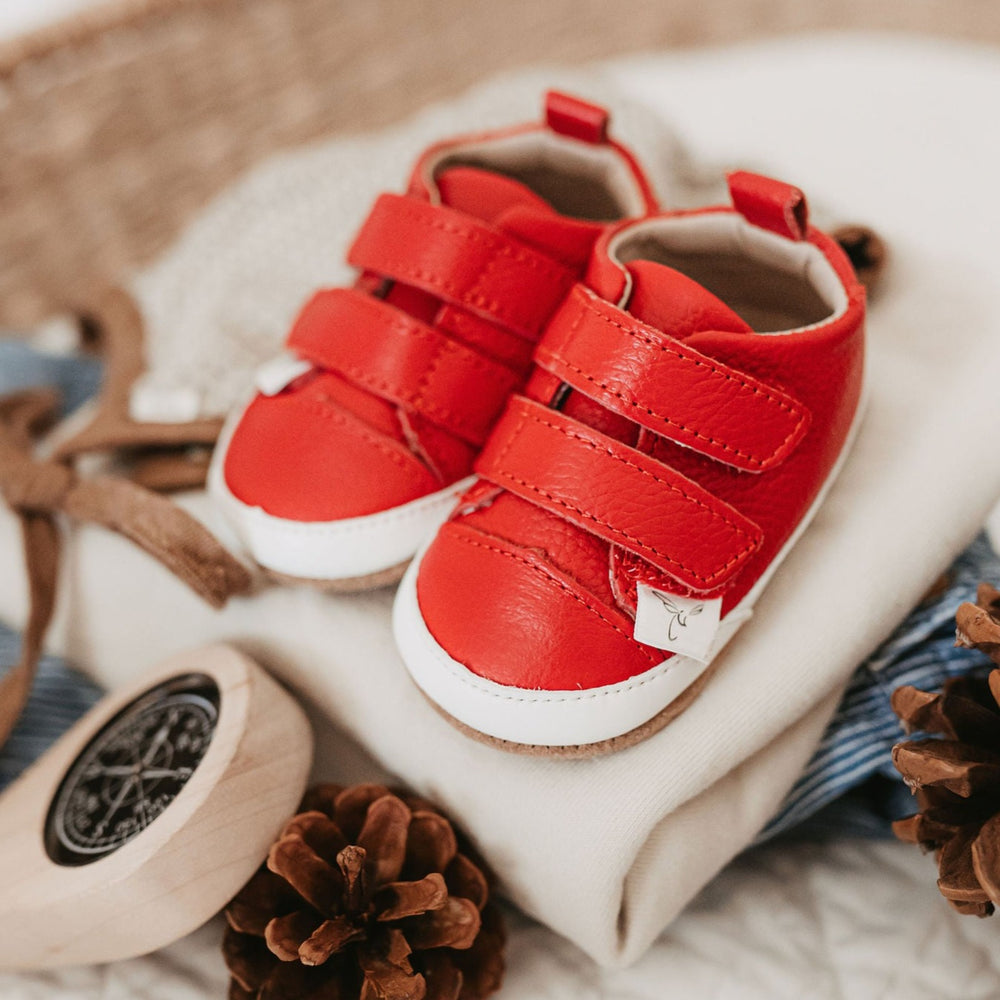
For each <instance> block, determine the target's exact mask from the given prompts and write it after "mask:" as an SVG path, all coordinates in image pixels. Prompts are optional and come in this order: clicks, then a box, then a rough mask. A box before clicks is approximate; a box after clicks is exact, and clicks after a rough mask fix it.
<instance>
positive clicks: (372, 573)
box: [207, 411, 475, 587]
mask: <svg viewBox="0 0 1000 1000" xmlns="http://www.w3.org/2000/svg"><path fill="white" fill-rule="evenodd" d="M241 415H242V411H237V413H236V415H235V416H233V417H231V418H230V419H229V420H228V421H227V423H226V426H225V427H224V428H223V431H222V434H221V435H220V436H219V443H218V445H217V446H216V449H215V454H214V455H213V456H212V464H211V467H210V468H209V472H208V483H207V485H208V491H209V494H210V496H211V497H212V501H213V503H214V505H215V507H216V509H217V510H218V511H219V513H220V514H221V515H222V517H223V518H224V520H225V522H226V524H227V525H228V527H229V528H230V530H231V532H232V534H233V535H234V536H235V540H236V542H237V543H238V545H239V547H240V548H241V549H242V550H243V552H244V553H245V554H246V555H247V556H249V558H251V559H252V560H253V561H254V562H255V563H257V564H258V565H259V566H261V567H263V568H264V569H265V570H268V571H270V572H272V573H276V574H279V575H280V576H283V577H291V578H294V579H296V580H304V581H308V582H310V583H317V584H321V585H322V584H324V583H329V584H331V585H333V586H336V585H337V584H342V583H354V582H356V583H357V584H358V586H359V587H363V586H365V585H366V584H367V585H372V584H371V583H368V581H369V580H372V581H374V582H379V581H381V580H383V579H386V580H387V578H386V574H387V573H388V572H389V571H391V570H392V569H393V568H395V567H399V566H400V565H401V564H405V563H407V562H408V561H409V560H411V559H412V558H413V556H414V554H415V553H416V552H417V550H418V549H419V548H420V546H421V545H422V544H424V542H426V541H427V539H428V538H431V537H433V535H434V532H435V531H437V529H438V527H439V526H440V525H441V524H442V523H443V522H444V520H445V519H446V518H447V517H448V515H449V513H451V510H452V508H453V507H454V506H455V502H456V501H457V499H458V497H459V496H460V495H461V494H462V493H463V492H464V491H465V490H466V489H467V488H468V487H469V486H471V485H472V483H473V482H474V481H475V477H473V476H469V477H467V478H465V479H463V480H460V481H459V482H457V483H453V484H452V485H451V486H448V487H446V488H445V489H442V490H438V491H437V492H436V493H431V494H429V495H427V496H425V497H420V498H419V499H417V500H411V501H410V502H409V503H406V504H402V505H400V506H399V507H393V508H391V509H390V510H385V511H379V512H378V513H376V514H367V515H365V516H363V517H351V518H345V519H343V520H340V521H293V520H289V519H287V518H282V517H275V516H274V515H273V514H268V513H267V512H266V511H264V510H262V509H261V508H260V507H254V506H251V505H250V504H246V503H243V501H242V500H240V499H239V498H238V497H236V496H234V495H233V493H232V492H231V490H230V489H229V487H228V485H227V484H226V479H225V475H224V474H223V465H224V463H225V458H226V451H227V450H228V447H229V441H230V439H231V437H232V434H233V431H234V430H235V428H236V424H237V423H238V422H239V417H240V416H241ZM387 582H389V581H388V580H387ZM392 582H394V581H392Z"/></svg>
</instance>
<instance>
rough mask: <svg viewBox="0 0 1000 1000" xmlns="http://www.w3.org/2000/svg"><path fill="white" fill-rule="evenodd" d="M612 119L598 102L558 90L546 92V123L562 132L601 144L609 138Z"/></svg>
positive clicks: (575, 137)
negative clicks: (594, 102)
mask: <svg viewBox="0 0 1000 1000" xmlns="http://www.w3.org/2000/svg"><path fill="white" fill-rule="evenodd" d="M610 121H611V114H610V112H609V111H608V110H607V108H602V107H601V106H600V105H599V104H591V103H590V102H589V101H584V100H582V99H581V98H579V97H574V96H573V95H572V94H564V93H562V92H561V91H559V90H550V91H548V92H547V93H546V95H545V124H546V125H548V127H549V128H550V129H552V131H553V132H558V133H559V134H560V135H568V136H570V138H572V139H579V140H581V141H582V142H589V143H593V144H594V145H598V144H599V143H602V142H605V141H607V138H608V123H609V122H610Z"/></svg>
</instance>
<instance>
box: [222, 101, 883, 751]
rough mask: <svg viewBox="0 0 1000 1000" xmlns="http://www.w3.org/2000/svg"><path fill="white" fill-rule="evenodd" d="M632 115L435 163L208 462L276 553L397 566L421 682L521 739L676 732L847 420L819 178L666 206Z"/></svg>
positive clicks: (350, 584) (530, 133) (565, 114)
mask: <svg viewBox="0 0 1000 1000" xmlns="http://www.w3.org/2000/svg"><path fill="white" fill-rule="evenodd" d="M607 126H608V115H607V113H606V112H605V111H604V110H603V109H601V108H598V107H595V106H594V105H591V104H587V103H585V102H583V101H580V100H577V99H575V98H572V97H569V96H567V95H563V94H558V93H550V94H549V95H548V98H547V102H546V121H545V123H544V124H543V125H528V126H524V127H520V128H515V129H511V130H509V131H504V132H494V133H489V134H484V135H477V136H471V137H463V138H460V139H456V140H452V141H449V142H446V143H442V144H440V145H437V146H434V147H432V148H431V149H429V150H428V151H427V152H426V153H424V155H423V156H422V157H421V158H420V159H419V161H418V163H417V165H416V167H415V169H414V171H413V174H412V177H411V180H410V185H409V190H408V192H407V193H406V194H405V195H393V194H384V195H382V196H381V197H380V198H379V199H378V200H377V201H376V203H375V206H374V208H373V210H372V212H371V214H370V215H369V217H368V219H367V221H366V222H365V223H364V225H363V226H362V228H361V231H360V233H359V234H358V236H357V238H356V239H355V241H354V244H353V245H352V247H351V249H350V251H349V254H348V260H349V261H350V263H351V264H352V265H353V266H354V267H356V268H357V269H358V271H359V277H358V279H357V281H356V282H355V284H354V285H353V286H352V287H351V288H335V289H328V290H324V291H320V292H318V293H317V294H316V295H315V296H314V297H313V298H312V299H311V300H310V301H309V302H308V303H307V304H306V306H305V308H304V309H303V311H302V313H301V314H300V315H299V317H298V319H297V320H296V322H295V324H294V326H293V328H292V332H291V334H290V336H289V338H288V343H287V347H288V353H287V354H286V355H285V356H283V357H282V358H280V359H278V360H276V361H275V362H274V363H272V364H270V365H268V366H266V367H265V368H264V369H263V370H262V371H261V372H260V375H259V378H258V383H257V393H256V395H255V396H254V397H253V399H252V400H251V401H250V403H249V405H247V406H246V407H245V408H244V409H242V410H241V411H240V412H239V413H237V414H234V416H233V419H231V420H230V422H229V425H228V427H227V429H226V431H225V432H224V434H223V437H222V439H221V441H220V445H219V448H218V449H217V453H216V458H215V462H214V464H213V469H212V473H211V477H210V483H211V487H212V490H213V493H214V495H215V497H216V500H217V502H218V503H219V505H220V506H221V509H222V511H223V512H224V514H225V515H226V517H227V518H228V520H229V521H230V523H231V525H232V526H233V528H234V529H235V531H236V533H237V534H238V536H239V537H240V539H241V541H242V543H243V544H244V545H245V547H246V549H247V551H248V553H249V554H250V555H251V556H252V557H253V558H254V559H255V560H256V561H257V562H258V563H259V564H260V565H261V566H263V567H264V568H265V569H267V570H268V571H270V572H271V573H273V574H275V575H278V576H282V577H291V578H295V579H299V580H310V581H314V582H319V583H322V584H323V585H326V586H329V587H331V588H333V589H341V590H352V589H361V588H364V587H369V586H375V585H379V584H385V583H390V582H394V581H395V580H397V579H398V578H399V577H400V576H402V574H403V571H404V569H405V568H406V566H407V564H409V569H408V570H407V571H406V575H405V577H404V578H403V582H402V584H401V586H400V588H399V592H398V594H397V598H396V605H395V612H394V628H395V634H396V640H397V643H398V646H399V649H400V652H401V654H402V657H403V659H404V661H405V663H406V665H407V668H408V669H409V671H410V673H411V675H412V677H413V679H414V680H415V681H416V683H417V684H418V685H419V686H420V688H421V689H422V690H423V691H424V693H425V694H426V695H427V696H428V697H429V698H430V699H431V700H432V702H434V703H435V704H436V706H437V707H438V708H439V709H440V710H441V711H442V712H443V713H445V714H446V715H447V716H448V717H449V718H451V720H452V721H454V722H456V723H457V724H458V725H459V726H460V727H462V728H463V729H465V730H467V731H468V732H470V733H472V734H473V735H476V736H478V737H480V738H484V739H487V740H489V741H492V742H496V743H499V744H501V745H504V746H507V747H508V748H510V749H520V750H532V751H536V752H550V753H564V754H573V753H594V752H598V751H600V750H602V749H608V748H611V747H615V746H620V745H625V744H627V743H630V742H633V741H634V740H636V739H639V738H642V737H643V736H645V735H648V734H649V733H652V732H654V731H655V730H656V729H658V728H659V727H660V726H662V725H664V724H665V723H666V722H668V721H669V720H670V719H671V718H673V717H674V716H675V715H676V714H677V713H678V712H679V711H681V710H682V709H683V708H684V707H685V706H686V705H687V704H688V703H689V702H690V700H691V699H692V698H693V697H694V696H695V694H696V693H697V691H698V690H699V689H700V688H701V686H702V685H703V684H704V682H705V680H706V679H707V677H708V673H709V667H710V664H711V662H712V659H713V657H714V656H715V655H716V654H717V653H718V651H719V650H720V649H721V648H722V646H723V645H725V643H726V642H727V641H728V640H729V638H731V637H732V635H733V634H734V632H735V631H736V629H737V628H738V627H739V625H740V624H741V623H742V622H743V621H745V620H746V618H748V617H749V615H750V612H751V610H752V608H753V605H754V602H755V601H756V599H757V597H758V595H759V594H760V592H761V590H762V588H763V587H764V586H765V585H766V583H767V581H768V579H769V578H770V576H771V574H772V573H773V572H774V570H775V569H776V568H777V566H778V564H779V563H780V562H781V560H782V558H783V557H784V555H785V553H786V552H787V551H788V549H789V548H790V547H791V545H792V544H793V543H794V542H795V540H796V538H797V537H798V535H799V534H800V533H801V531H802V530H803V529H804V527H805V526H806V524H807V523H808V521H809V519H810V518H811V516H812V514H813V513H814V511H815V510H816V508H817V506H818V504H819V503H820V501H821V500H822V497H823V494H824V492H825V491H826V489H827V487H828V486H829V485H830V483H831V482H832V480H833V478H834V476H835V475H836V473H837V470H838V468H839V466H840V463H841V461H842V459H843V457H844V455H845V453H846V450H847V447H848V445H849V443H850V440H851V436H852V431H853V429H854V427H855V424H856V416H857V413H858V408H859V399H860V395H861V383H862V368H863V358H864V332H863V326H864V311H865V305H864V293H863V290H862V288H861V287H860V285H859V284H858V281H857V279H856V277H855V274H854V272H853V270H852V268H851V265H850V263H849V262H848V260H847V258H846V257H845V255H844V254H843V252H842V251H841V250H840V248H839V247H838V246H837V244H836V243H835V242H834V241H833V240H831V239H830V238H829V237H827V236H826V235H824V234H823V233H821V232H819V231H817V230H816V229H814V228H812V227H810V226H809V223H808V216H807V207H806V202H805V199H804V198H803V195H802V193H801V192H800V191H799V190H798V189H797V188H794V187H791V186H789V185H787V184H783V183H780V182H778V181H775V180H770V179H768V178H765V177H760V176H757V175H754V174H749V173H742V172H741V173H735V174H732V175H731V176H730V178H729V189H730V194H731V197H732V206H724V207H713V208H706V209H701V210H697V211H684V212H659V210H658V207H657V205H656V203H655V199H654V196H653V194H652V192H651V189H650V185H649V183H648V181H647V180H646V178H645V176H644V175H643V172H642V168H641V167H640V166H639V165H638V164H637V162H636V160H635V158H634V157H633V156H632V155H631V154H630V153H629V151H628V150H627V149H625V148H624V147H623V146H621V145H620V144H618V143H616V142H614V141H613V140H611V139H610V138H609V137H608V129H607Z"/></svg>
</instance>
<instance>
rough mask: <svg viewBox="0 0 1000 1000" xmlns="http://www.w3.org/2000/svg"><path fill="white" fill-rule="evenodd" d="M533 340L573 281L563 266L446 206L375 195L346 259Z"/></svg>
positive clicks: (366, 269)
mask: <svg viewBox="0 0 1000 1000" xmlns="http://www.w3.org/2000/svg"><path fill="white" fill-rule="evenodd" d="M347 259H348V261H349V262H350V263H351V265H352V266H354V267H357V268H360V269H361V270H364V271H374V272H375V273H377V274H381V275H385V276H386V277H387V278H392V279H393V280H395V281H403V282H405V283H406V284H408V285H415V286H416V287H417V288H422V289H423V290H424V291H426V292H429V293H430V294H431V295H435V296H437V297H438V298H440V299H444V300H445V301H446V302H451V303H454V304H455V305H460V306H464V307H465V308H466V309H469V310H470V311H471V312H474V313H477V314H478V315H481V316H485V317H486V318H488V319H492V320H494V321H495V322H497V323H499V324H501V325H502V326H505V327H507V328H508V329H510V330H513V331H514V332H515V333H518V334H520V335H521V336H522V337H527V338H529V339H530V340H534V339H536V338H537V337H538V334H539V333H540V332H541V330H542V328H543V326H544V325H545V321H546V320H547V319H548V318H549V316H551V315H552V312H553V310H554V309H555V308H556V306H557V305H559V303H560V302H561V301H562V299H563V296H564V295H565V294H566V292H568V291H569V289H570V287H571V286H572V284H573V281H574V275H573V274H572V273H571V272H570V270H569V269H568V268H566V267H563V266H562V265H561V264H559V263H557V262H555V261H553V260H551V259H550V258H548V257H546V256H545V255H544V254H542V253H539V252H538V251H537V250H534V249H532V248H531V247H530V246H528V245H527V244H525V243H521V242H520V241H519V240H516V239H514V238H513V237H511V236H508V235H507V234H506V233H503V232H501V231H500V230H499V229H495V228H493V227H492V226H489V225H487V224H486V223H485V222H480V221H478V220H477V219H473V218H471V217H470V216H468V215H466V214H465V213H464V212H457V211H455V210H454V209H451V208H445V207H443V206H441V205H431V204H430V203H428V202H425V201H419V200H418V199H416V198H410V197H406V196H404V195H395V194H383V195H381V196H380V197H379V199H378V200H377V201H376V202H375V207H374V208H373V209H372V212H371V215H369V216H368V219H367V220H366V221H365V224H364V225H363V226H362V227H361V232H359V233H358V236H357V239H355V241H354V245H353V246H352V247H351V249H350V252H349V253H348V255H347Z"/></svg>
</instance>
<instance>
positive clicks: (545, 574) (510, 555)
mask: <svg viewBox="0 0 1000 1000" xmlns="http://www.w3.org/2000/svg"><path fill="white" fill-rule="evenodd" d="M453 537H454V538H455V540H456V541H458V542H462V543H463V544H465V545H472V546H474V547H475V548H478V549H486V550H488V551H489V552H495V553H497V555H501V556H503V557H504V558H506V559H513V560H514V561H515V562H519V563H522V564H523V565H525V566H527V567H528V569H530V570H531V571H532V572H533V573H536V574H537V575H539V576H541V577H542V578H543V579H545V580H547V581H548V582H549V583H554V584H555V585H556V586H557V587H559V589H560V590H562V591H565V593H567V594H568V595H569V596H570V597H572V598H573V600H574V601H576V602H577V603H578V604H580V605H582V606H583V607H585V608H586V609H587V610H588V611H590V612H591V613H592V614H594V615H596V616H597V617H598V618H599V619H600V620H601V621H602V622H604V623H605V625H610V626H611V628H613V629H614V630H615V631H616V632H618V633H619V634H620V635H622V636H623V637H624V638H626V639H628V641H629V642H631V643H633V644H635V645H636V646H638V647H639V650H640V652H641V653H642V655H643V656H645V657H646V659H648V660H649V661H650V662H651V663H655V662H657V660H656V657H655V656H654V655H653V654H652V653H650V652H649V650H647V649H646V648H645V647H643V646H642V644H641V643H637V642H636V641H635V639H634V638H633V636H632V635H630V634H629V633H628V632H626V631H625V630H624V629H623V628H622V627H621V626H620V625H618V624H616V623H615V622H613V621H612V620H611V619H610V618H608V617H607V615H605V614H604V613H603V612H602V611H601V610H600V608H597V607H595V606H594V605H592V604H589V603H588V602H587V601H586V600H585V599H584V598H583V597H581V596H580V595H579V594H578V593H576V591H575V590H573V588H572V587H570V586H569V585H568V584H567V583H565V582H564V581H563V580H560V579H559V577H557V576H556V575H555V574H554V573H552V572H550V571H549V570H547V569H546V568H545V567H544V566H539V565H538V563H536V562H532V561H531V560H530V559H527V558H525V557H524V556H522V555H520V554H518V553H516V552H510V551H508V550H507V549H501V548H499V547H497V546H495V545H490V544H488V543H486V542H479V541H476V540H475V539H473V538H468V537H467V536H465V535H459V534H456V535H454V536H453Z"/></svg>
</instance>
